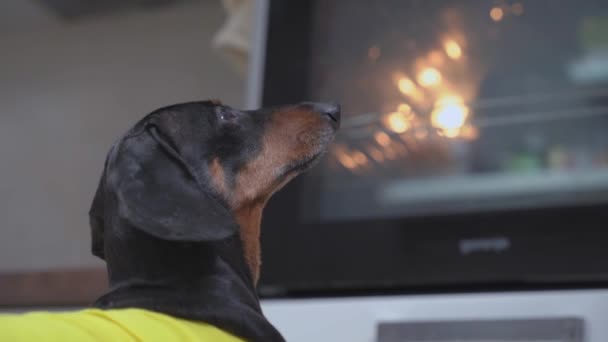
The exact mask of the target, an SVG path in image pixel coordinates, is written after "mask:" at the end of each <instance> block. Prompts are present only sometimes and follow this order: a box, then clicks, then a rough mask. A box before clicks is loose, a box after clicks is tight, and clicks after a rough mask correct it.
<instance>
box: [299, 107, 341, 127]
mask: <svg viewBox="0 0 608 342" xmlns="http://www.w3.org/2000/svg"><path fill="white" fill-rule="evenodd" d="M306 104H307V105H309V106H311V107H312V108H313V109H314V111H316V112H317V113H319V114H321V115H324V116H327V117H328V118H329V119H331V120H332V121H334V122H335V123H340V111H341V110H340V105H339V104H336V103H319V102H313V103H310V102H309V103H306Z"/></svg>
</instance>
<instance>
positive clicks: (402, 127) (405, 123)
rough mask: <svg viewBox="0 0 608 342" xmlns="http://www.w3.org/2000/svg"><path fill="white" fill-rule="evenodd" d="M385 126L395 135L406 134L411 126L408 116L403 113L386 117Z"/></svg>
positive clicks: (390, 114) (395, 113) (394, 113)
mask: <svg viewBox="0 0 608 342" xmlns="http://www.w3.org/2000/svg"><path fill="white" fill-rule="evenodd" d="M383 124H384V126H385V127H386V128H387V129H389V130H391V131H393V132H395V133H404V132H405V131H407V130H408V129H409V128H410V126H411V125H410V121H409V120H408V118H407V116H406V115H405V114H404V113H402V112H393V113H389V114H387V115H385V116H384V118H383Z"/></svg>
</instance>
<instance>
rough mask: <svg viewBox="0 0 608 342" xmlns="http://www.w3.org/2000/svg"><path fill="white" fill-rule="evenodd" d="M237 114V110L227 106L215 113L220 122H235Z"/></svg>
mask: <svg viewBox="0 0 608 342" xmlns="http://www.w3.org/2000/svg"><path fill="white" fill-rule="evenodd" d="M238 116H239V113H238V112H237V111H235V110H231V109H228V108H221V109H219V110H218V113H217V117H218V119H219V120H220V121H222V122H236V121H237V119H238Z"/></svg>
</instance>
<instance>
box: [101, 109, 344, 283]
mask: <svg viewBox="0 0 608 342" xmlns="http://www.w3.org/2000/svg"><path fill="white" fill-rule="evenodd" d="M339 121H340V109H339V107H338V106H337V105H333V104H320V103H301V104H297V105H289V106H281V107H276V108H269V109H260V110H254V111H243V110H238V109H234V108H231V107H228V106H225V105H222V104H221V103H219V102H217V101H203V102H191V103H184V104H178V105H173V106H169V107H164V108H161V109H158V110H156V111H154V112H153V113H151V114H149V115H147V116H146V117H145V118H144V119H142V120H141V121H140V122H138V123H137V124H136V125H135V126H134V127H133V128H132V129H131V130H130V131H129V132H128V133H127V134H126V135H125V136H124V137H122V138H121V139H119V140H118V141H117V142H116V143H115V145H114V146H113V147H112V149H111V151H110V152H109V154H108V157H107V160H106V164H105V168H104V172H103V175H102V178H101V181H100V184H99V188H98V190H97V193H96V195H95V198H94V200H93V205H92V207H91V211H90V217H91V228H92V241H93V246H92V247H93V254H95V255H96V256H99V257H100V258H104V253H105V246H104V239H105V236H104V232H105V231H107V228H108V227H109V226H119V225H121V224H124V223H127V224H129V226H131V227H134V228H136V229H138V230H140V231H143V232H145V233H147V234H149V235H152V236H154V237H155V238H159V239H162V240H171V241H183V242H209V241H219V240H222V239H226V238H228V237H231V236H233V235H235V234H239V235H240V237H241V241H242V245H243V251H244V259H245V261H246V263H247V265H248V266H249V269H250V271H251V274H252V276H253V279H254V281H257V278H258V274H259V265H260V260H259V225H260V220H261V212H262V209H263V207H264V205H265V203H266V202H267V200H268V199H269V197H270V196H271V195H272V194H273V193H274V192H275V191H277V190H278V189H280V188H281V187H282V186H283V185H285V184H286V183H287V182H288V181H289V180H290V179H292V178H293V177H295V176H296V175H298V174H299V173H301V172H302V171H305V170H307V169H308V168H310V167H311V166H312V165H313V164H314V163H315V162H316V161H317V160H318V159H319V157H320V156H321V155H322V154H323V153H324V152H325V150H326V148H327V146H328V144H329V143H330V142H331V141H332V139H333V137H334V134H335V132H336V130H337V128H338V126H339ZM118 233H120V232H118Z"/></svg>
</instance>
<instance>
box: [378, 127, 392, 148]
mask: <svg viewBox="0 0 608 342" xmlns="http://www.w3.org/2000/svg"><path fill="white" fill-rule="evenodd" d="M374 140H376V142H377V143H378V145H380V146H382V147H387V146H388V145H390V144H391V137H389V136H388V134H386V133H384V132H382V131H378V132H376V133H375V134H374Z"/></svg>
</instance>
